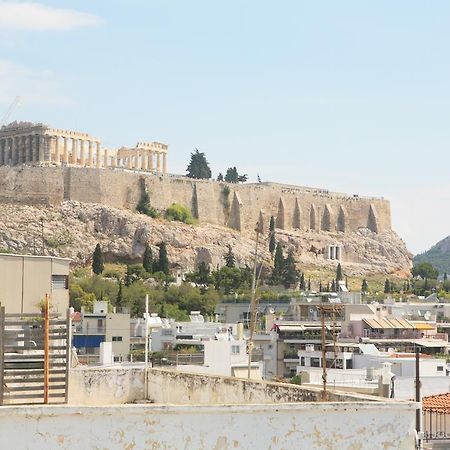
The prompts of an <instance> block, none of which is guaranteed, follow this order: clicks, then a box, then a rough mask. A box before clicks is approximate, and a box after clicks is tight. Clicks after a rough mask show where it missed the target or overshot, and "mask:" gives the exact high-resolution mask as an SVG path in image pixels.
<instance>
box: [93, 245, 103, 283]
mask: <svg viewBox="0 0 450 450" xmlns="http://www.w3.org/2000/svg"><path fill="white" fill-rule="evenodd" d="M104 268H105V266H104V264H103V253H102V248H101V247H100V244H97V245H96V246H95V250H94V253H93V255H92V271H93V272H94V273H95V274H96V275H100V274H101V273H102V272H103V269H104Z"/></svg>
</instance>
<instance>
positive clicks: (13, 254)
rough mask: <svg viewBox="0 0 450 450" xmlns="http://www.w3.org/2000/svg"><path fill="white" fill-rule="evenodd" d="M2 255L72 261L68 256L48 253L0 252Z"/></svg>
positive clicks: (0, 255)
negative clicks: (63, 256)
mask: <svg viewBox="0 0 450 450" xmlns="http://www.w3.org/2000/svg"><path fill="white" fill-rule="evenodd" d="M2 256H11V257H14V258H46V259H58V260H60V261H72V259H70V258H62V257H60V256H50V255H20V254H17V253H1V252H0V257H2Z"/></svg>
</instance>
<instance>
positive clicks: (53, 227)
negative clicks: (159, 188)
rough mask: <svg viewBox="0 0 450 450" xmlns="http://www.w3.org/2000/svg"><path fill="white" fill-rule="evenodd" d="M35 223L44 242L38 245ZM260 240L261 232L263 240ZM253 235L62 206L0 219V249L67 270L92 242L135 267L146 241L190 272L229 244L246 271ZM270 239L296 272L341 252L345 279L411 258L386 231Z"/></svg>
mask: <svg viewBox="0 0 450 450" xmlns="http://www.w3.org/2000/svg"><path fill="white" fill-rule="evenodd" d="M41 223H43V230H44V239H42V232H41ZM266 234H267V233H266ZM254 238H255V236H254V235H250V234H248V233H239V232H238V231H234V230H231V229H229V228H224V227H220V226H217V225H211V224H206V223H203V224H199V225H185V224H183V223H180V222H168V221H166V220H164V219H151V218H149V217H147V216H144V215H141V214H136V213H132V212H130V211H126V210H122V209H114V208H111V207H106V206H102V205H98V204H85V203H79V202H75V201H65V202H63V203H62V204H61V205H60V206H51V207H48V206H47V207H45V206H28V205H23V204H3V205H1V214H0V250H1V251H10V252H20V253H29V254H33V253H35V254H42V248H43V245H42V241H43V240H44V253H45V254H49V255H53V256H64V257H69V258H72V259H73V260H74V263H75V264H85V263H87V262H89V261H90V259H91V255H92V252H93V250H94V248H95V245H96V244H97V242H99V243H100V245H101V246H102V249H103V252H104V253H105V255H106V258H107V259H110V260H115V259H120V260H123V261H129V262H140V261H141V258H142V255H143V252H144V247H145V244H146V243H147V242H148V243H149V244H150V245H151V246H152V247H153V250H154V254H157V247H156V246H157V244H158V243H160V242H162V241H165V242H166V243H167V246H168V254H169V259H170V261H171V264H172V266H173V268H174V269H179V270H183V271H190V270H194V268H195V267H196V266H197V265H198V263H200V262H201V261H205V262H207V263H209V264H210V265H211V267H212V268H215V267H216V266H217V265H223V264H224V260H223V256H224V254H225V253H226V251H227V246H228V245H231V247H232V249H233V252H234V254H235V256H236V259H237V262H238V264H240V265H244V264H248V265H249V266H252V265H253V253H254V247H255V242H254ZM276 238H277V240H279V241H281V242H282V243H283V244H284V245H286V247H293V248H294V250H295V256H296V259H297V261H298V262H299V264H300V266H301V265H302V264H303V265H308V266H321V267H329V268H335V266H336V261H328V260H326V259H325V257H324V253H326V252H325V248H326V246H327V245H336V244H339V245H340V246H341V247H342V249H343V261H342V264H343V266H344V267H345V270H346V273H348V274H349V275H352V274H353V275H359V274H365V273H371V272H372V273H375V272H376V273H386V274H388V273H401V272H405V273H406V272H408V271H409V269H410V267H411V255H410V253H409V252H408V251H407V249H406V246H405V244H404V243H403V241H402V240H401V239H400V238H399V237H398V236H397V235H396V234H395V233H394V232H393V231H383V232H382V233H380V234H376V233H374V232H372V231H370V230H368V229H359V230H357V231H354V232H352V233H339V232H334V233H332V232H324V231H321V232H316V231H284V230H278V229H277V230H276ZM267 248H268V239H267V236H266V235H264V236H262V238H261V245H260V250H259V252H260V254H261V255H262V258H263V259H264V261H266V263H267V264H270V254H269V252H268V251H267Z"/></svg>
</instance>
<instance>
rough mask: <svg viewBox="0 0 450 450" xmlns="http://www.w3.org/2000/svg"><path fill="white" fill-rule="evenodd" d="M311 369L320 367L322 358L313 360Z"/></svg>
mask: <svg viewBox="0 0 450 450" xmlns="http://www.w3.org/2000/svg"><path fill="white" fill-rule="evenodd" d="M311 367H320V358H311Z"/></svg>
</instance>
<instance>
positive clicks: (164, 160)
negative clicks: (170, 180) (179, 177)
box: [162, 153, 167, 174]
mask: <svg viewBox="0 0 450 450" xmlns="http://www.w3.org/2000/svg"><path fill="white" fill-rule="evenodd" d="M162 158H163V163H162V164H163V174H166V173H167V154H166V153H163V154H162Z"/></svg>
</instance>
